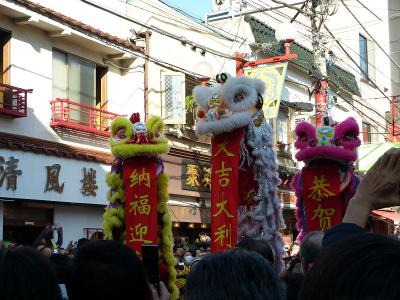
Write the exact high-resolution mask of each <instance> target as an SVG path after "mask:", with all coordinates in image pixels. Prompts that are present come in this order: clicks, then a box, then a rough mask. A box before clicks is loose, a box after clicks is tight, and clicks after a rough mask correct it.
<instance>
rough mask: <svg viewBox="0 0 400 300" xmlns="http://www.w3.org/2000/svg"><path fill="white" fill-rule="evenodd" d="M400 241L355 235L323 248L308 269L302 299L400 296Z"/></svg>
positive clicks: (373, 299)
mask: <svg viewBox="0 0 400 300" xmlns="http://www.w3.org/2000/svg"><path fill="white" fill-rule="evenodd" d="M399 278H400V241H398V240H394V239H392V238H389V237H385V236H380V235H376V234H364V235H361V236H356V237H352V238H351V239H346V240H344V241H341V242H338V243H337V244H334V245H332V246H331V247H329V248H327V249H326V250H324V251H323V252H321V254H320V256H319V257H318V259H317V260H316V262H315V263H314V265H313V267H312V268H311V269H310V271H309V272H308V273H307V275H306V277H305V279H304V282H303V286H302V288H301V290H300V297H299V299H300V300H303V299H304V300H305V299H307V300H320V299H321V300H322V299H323V300H334V299H335V300H336V299H341V300H350V299H351V300H361V299H362V300H364V299H368V300H378V299H385V300H395V299H400V286H399V284H398V280H399Z"/></svg>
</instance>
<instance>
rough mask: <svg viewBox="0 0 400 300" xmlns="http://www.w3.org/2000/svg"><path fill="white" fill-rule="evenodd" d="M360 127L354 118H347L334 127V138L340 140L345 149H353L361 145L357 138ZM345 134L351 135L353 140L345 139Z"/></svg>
mask: <svg viewBox="0 0 400 300" xmlns="http://www.w3.org/2000/svg"><path fill="white" fill-rule="evenodd" d="M359 134H360V129H359V127H358V123H357V121H356V120H355V119H354V118H351V117H350V118H347V119H346V120H344V121H343V122H341V123H339V124H338V125H337V126H336V128H335V140H339V141H340V145H342V146H343V147H344V148H345V149H351V150H352V149H355V148H357V147H359V146H360V145H361V141H360V139H359V138H358V136H359ZM346 136H352V137H353V138H354V140H347V139H346Z"/></svg>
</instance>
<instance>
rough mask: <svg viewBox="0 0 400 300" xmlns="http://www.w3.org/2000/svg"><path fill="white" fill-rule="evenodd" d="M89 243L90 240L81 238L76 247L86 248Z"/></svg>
mask: <svg viewBox="0 0 400 300" xmlns="http://www.w3.org/2000/svg"><path fill="white" fill-rule="evenodd" d="M88 242H89V240H88V239H87V238H80V239H79V240H78V242H77V243H76V247H77V248H80V247H82V246H84V245H85V244H86V243H88Z"/></svg>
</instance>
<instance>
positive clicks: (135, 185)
mask: <svg viewBox="0 0 400 300" xmlns="http://www.w3.org/2000/svg"><path fill="white" fill-rule="evenodd" d="M123 172H124V187H125V216H126V217H125V225H126V245H127V246H128V247H129V248H131V249H133V250H134V251H136V253H138V254H140V253H141V245H142V244H157V176H156V162H155V160H153V159H148V158H147V159H130V160H125V161H124V171H123Z"/></svg>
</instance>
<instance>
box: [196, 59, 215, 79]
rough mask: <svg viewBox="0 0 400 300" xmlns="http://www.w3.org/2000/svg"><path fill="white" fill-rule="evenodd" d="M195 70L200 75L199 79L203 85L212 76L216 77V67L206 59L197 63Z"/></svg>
mask: <svg viewBox="0 0 400 300" xmlns="http://www.w3.org/2000/svg"><path fill="white" fill-rule="evenodd" d="M194 71H195V72H196V73H197V74H199V75H200V77H199V78H198V80H199V82H200V84H201V85H206V84H207V82H208V81H209V80H210V79H211V78H214V69H213V67H212V65H210V64H209V63H208V62H206V61H201V62H199V63H197V64H196V66H195V67H194Z"/></svg>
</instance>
